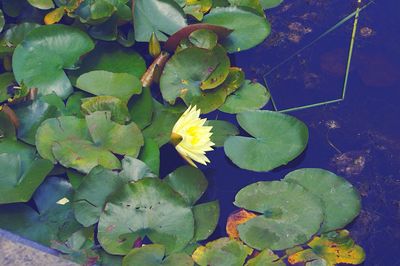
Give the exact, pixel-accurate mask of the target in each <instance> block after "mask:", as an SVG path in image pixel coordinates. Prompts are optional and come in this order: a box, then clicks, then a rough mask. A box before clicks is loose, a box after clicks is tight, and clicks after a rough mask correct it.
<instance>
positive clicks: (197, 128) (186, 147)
mask: <svg viewBox="0 0 400 266" xmlns="http://www.w3.org/2000/svg"><path fill="white" fill-rule="evenodd" d="M206 121H207V119H205V118H204V119H201V118H200V109H197V108H196V106H193V107H192V106H189V108H188V109H187V110H186V111H185V112H184V113H183V114H182V116H181V117H180V118H179V120H178V121H177V122H176V124H175V126H174V128H173V129H172V135H171V142H172V143H173V144H174V145H175V149H176V150H177V151H178V153H179V154H180V155H181V156H182V157H183V158H184V159H185V160H186V161H187V162H188V163H189V164H190V165H192V166H194V167H197V166H196V164H195V163H194V162H193V161H196V162H198V163H201V164H204V165H207V163H209V162H210V160H209V159H208V158H207V156H206V155H205V154H206V152H208V151H212V150H213V148H212V146H214V145H215V144H214V143H213V142H212V141H211V139H210V138H211V135H212V132H211V130H212V127H211V126H205V125H204V124H205V123H206Z"/></svg>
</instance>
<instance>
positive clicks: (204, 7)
mask: <svg viewBox="0 0 400 266" xmlns="http://www.w3.org/2000/svg"><path fill="white" fill-rule="evenodd" d="M175 1H176V2H177V3H178V4H179V5H180V6H181V7H182V8H183V11H184V12H185V13H186V14H188V15H191V16H193V17H194V18H196V19H197V20H198V21H201V20H202V19H203V16H204V14H205V13H207V12H208V11H209V10H210V9H211V7H212V5H213V1H212V0H175Z"/></svg>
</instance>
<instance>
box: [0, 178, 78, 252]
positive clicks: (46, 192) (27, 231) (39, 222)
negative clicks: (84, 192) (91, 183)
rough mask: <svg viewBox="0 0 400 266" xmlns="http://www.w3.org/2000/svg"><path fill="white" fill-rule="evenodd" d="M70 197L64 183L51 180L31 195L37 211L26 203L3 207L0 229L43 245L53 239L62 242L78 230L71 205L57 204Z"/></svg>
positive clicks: (56, 179)
mask: <svg viewBox="0 0 400 266" xmlns="http://www.w3.org/2000/svg"><path fill="white" fill-rule="evenodd" d="M71 196H72V187H71V185H70V184H69V183H68V182H67V181H65V180H63V179H61V178H58V177H50V178H48V179H47V180H46V182H45V183H43V184H42V185H41V186H40V187H39V189H38V190H37V191H36V193H35V195H34V196H33V201H34V202H35V204H36V206H37V211H36V210H34V209H32V208H31V207H29V206H28V205H25V204H13V205H4V206H2V207H1V208H0V227H1V228H2V229H5V230H9V231H12V232H14V233H16V234H18V235H20V236H23V237H25V238H28V239H30V240H33V241H35V242H38V243H40V244H43V245H46V246H50V244H51V242H52V241H54V240H58V241H61V242H64V241H66V240H67V239H68V238H69V237H70V236H71V235H72V234H73V233H74V232H76V231H78V230H79V229H80V228H81V226H80V225H79V223H78V222H76V221H75V219H74V216H73V212H72V209H71V204H68V203H67V204H65V205H60V204H57V203H56V202H57V201H59V200H60V199H62V198H71Z"/></svg>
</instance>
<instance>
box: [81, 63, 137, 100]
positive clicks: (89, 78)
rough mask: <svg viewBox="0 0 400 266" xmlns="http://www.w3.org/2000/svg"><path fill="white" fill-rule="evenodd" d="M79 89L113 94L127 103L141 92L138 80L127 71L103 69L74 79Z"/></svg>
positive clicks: (96, 93) (107, 94) (98, 93)
mask: <svg viewBox="0 0 400 266" xmlns="http://www.w3.org/2000/svg"><path fill="white" fill-rule="evenodd" d="M76 87H78V88H79V89H81V90H83V91H86V92H89V93H92V94H94V95H97V96H100V95H104V96H114V97H117V98H119V99H121V100H122V101H123V102H125V103H127V102H128V101H129V99H130V98H131V97H132V95H134V94H140V93H141V92H142V84H141V83H140V80H139V79H138V78H137V77H135V76H133V75H131V74H127V73H112V72H108V71H103V70H96V71H91V72H88V73H86V74H83V75H81V76H80V77H79V78H78V80H77V81H76Z"/></svg>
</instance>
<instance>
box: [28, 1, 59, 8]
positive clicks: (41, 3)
mask: <svg viewBox="0 0 400 266" xmlns="http://www.w3.org/2000/svg"><path fill="white" fill-rule="evenodd" d="M28 2H29V4H31V5H32V6H34V7H36V8H39V9H50V8H54V3H53V0H28Z"/></svg>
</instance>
